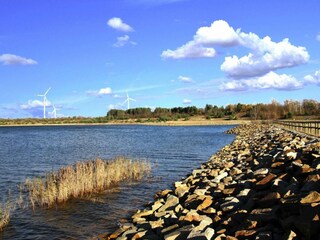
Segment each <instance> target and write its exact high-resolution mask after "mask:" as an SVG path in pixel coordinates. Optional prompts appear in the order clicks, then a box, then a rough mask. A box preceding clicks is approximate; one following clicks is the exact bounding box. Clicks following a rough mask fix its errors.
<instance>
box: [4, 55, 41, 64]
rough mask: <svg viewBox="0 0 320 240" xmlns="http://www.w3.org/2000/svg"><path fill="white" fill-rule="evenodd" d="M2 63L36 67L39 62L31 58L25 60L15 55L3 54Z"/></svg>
mask: <svg viewBox="0 0 320 240" xmlns="http://www.w3.org/2000/svg"><path fill="white" fill-rule="evenodd" d="M0 62H2V63H3V65H34V64H38V63H37V61H35V60H33V59H31V58H24V57H20V56H17V55H14V54H8V53H7V54H2V55H0Z"/></svg>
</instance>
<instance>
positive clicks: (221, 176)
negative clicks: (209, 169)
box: [212, 172, 228, 183]
mask: <svg viewBox="0 0 320 240" xmlns="http://www.w3.org/2000/svg"><path fill="white" fill-rule="evenodd" d="M227 176H228V173H227V172H223V173H221V174H219V175H218V176H216V177H215V178H214V179H213V180H212V181H213V182H216V183H219V182H220V181H221V179H223V178H225V177H227Z"/></svg>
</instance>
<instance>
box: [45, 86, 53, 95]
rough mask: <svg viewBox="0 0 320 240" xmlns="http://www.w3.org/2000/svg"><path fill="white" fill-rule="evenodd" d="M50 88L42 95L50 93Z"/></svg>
mask: <svg viewBox="0 0 320 240" xmlns="http://www.w3.org/2000/svg"><path fill="white" fill-rule="evenodd" d="M50 89H51V87H49V88H48V90H47V91H46V93H45V94H44V95H47V94H48V92H49V91H50Z"/></svg>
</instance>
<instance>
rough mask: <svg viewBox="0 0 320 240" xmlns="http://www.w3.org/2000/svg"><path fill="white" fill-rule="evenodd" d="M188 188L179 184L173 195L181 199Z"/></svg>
mask: <svg viewBox="0 0 320 240" xmlns="http://www.w3.org/2000/svg"><path fill="white" fill-rule="evenodd" d="M189 190H190V188H189V187H188V186H187V184H181V185H180V186H178V187H176V190H175V194H176V195H177V196H178V197H179V198H181V197H183V196H184V195H185V194H186V193H188V192H189Z"/></svg>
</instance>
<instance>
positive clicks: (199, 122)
mask: <svg viewBox="0 0 320 240" xmlns="http://www.w3.org/2000/svg"><path fill="white" fill-rule="evenodd" d="M251 122H252V121H251V120H225V119H221V118H219V119H205V118H200V117H195V118H191V119H189V120H177V121H166V122H158V121H154V122H149V121H141V122H139V121H137V120H117V121H110V122H107V123H59V124H57V123H36V124H6V125H0V127H30V126H31V127H41V126H104V125H150V126H208V125H240V124H249V123H251Z"/></svg>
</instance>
